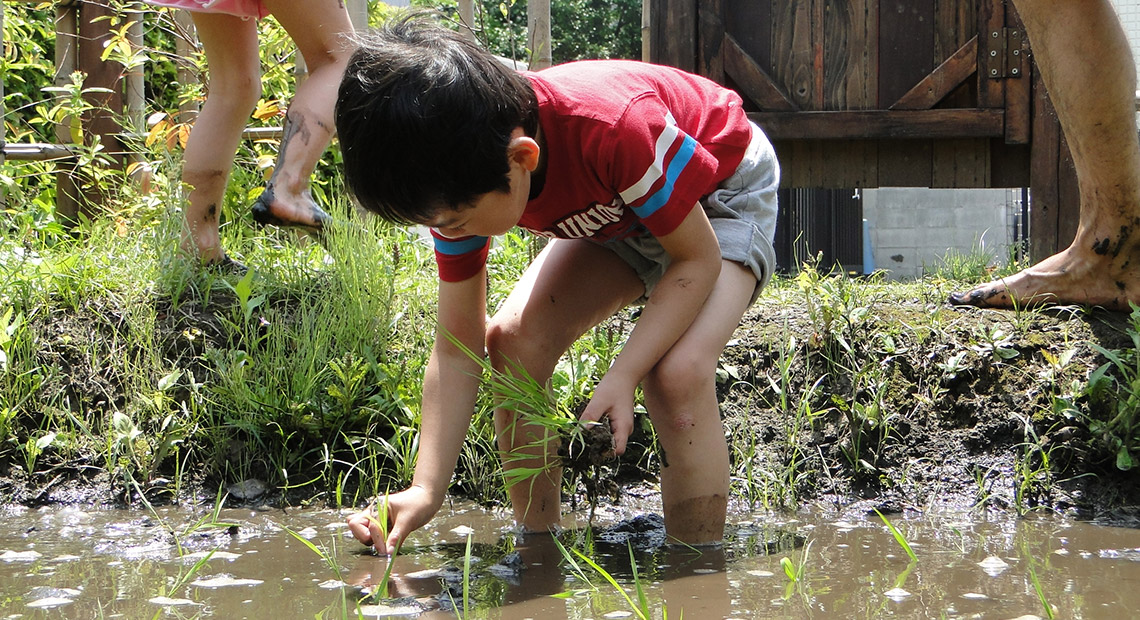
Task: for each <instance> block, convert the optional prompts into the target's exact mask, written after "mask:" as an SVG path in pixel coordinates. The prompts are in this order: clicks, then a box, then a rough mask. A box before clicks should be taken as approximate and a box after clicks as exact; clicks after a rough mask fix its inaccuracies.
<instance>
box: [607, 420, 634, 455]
mask: <svg viewBox="0 0 1140 620" xmlns="http://www.w3.org/2000/svg"><path fill="white" fill-rule="evenodd" d="M610 432H611V433H613V435H614V454H616V455H618V456H621V455H622V454H624V453H625V443H626V441H627V440H628V439H629V435H630V433H632V432H633V420H626V419H624V418H614V419H611V420H610Z"/></svg>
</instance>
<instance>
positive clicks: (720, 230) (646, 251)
mask: <svg viewBox="0 0 1140 620" xmlns="http://www.w3.org/2000/svg"><path fill="white" fill-rule="evenodd" d="M779 187H780V163H779V162H778V161H777V160H776V151H775V150H774V149H773V148H772V143H771V142H770V141H768V137H767V136H765V135H764V132H763V131H762V130H761V129H760V128H759V127H757V126H756V125H755V123H754V124H753V125H752V142H751V143H749V145H748V151H747V152H746V153H745V154H744V160H743V161H741V162H740V165H739V166H737V167H736V172H734V173H732V176H730V177H728V178H727V179H725V180H724V181H722V182H721V184H720V185H719V186H718V189H717V190H716V191H714V192H713V193H711V194H709V195H708V196H705V197H704V198H703V199H701V206H702V207H703V208H704V210H705V214H706V215H708V218H709V222H710V223H712V227H713V231H714V232H715V233H716V238H717V241H718V242H720V255H721V257H722V258H724V259H725V260H730V261H734V262H737V263H740V264H742V265H744V266H746V267H748V268H749V269H751V270H752V273H753V274H755V275H756V290H755V291H754V292H753V293H752V301H756V298H757V297H759V296H760V291H761V290H763V288H764V286H765V285H766V284H768V281H769V280H771V279H772V271H773V270H775V268H776V251H775V250H774V249H773V247H772V240H773V239H774V238H775V235H776V213H777V207H776V190H777V189H779ZM602 245H603V246H604V247H607V248H609V249H610V250H613V251H614V252H615V253H617V255H618V256H620V257H621V259H622V260H624V261H625V262H626V263H628V264H629V266H630V267H633V269H634V271H636V272H637V275H638V277H640V278H641V281H642V282H644V283H645V294H644V295H643V296H642V298H641V299H640V300H639V301H641V302H642V303H644V302H645V300H646V299H648V298H649V294H650V293H652V292H653V288H654V287H655V286H657V283H658V282H659V281H660V280H661V277H662V276H663V275H665V268H666V267H668V266H669V260H670V259H669V254H668V253H667V252H665V249H664V248H662V247H661V243H660V242H659V241H658V240H657V238H656V237H654V236H653V235H651V234H649V233H648V232H646V233H642V234H641V235H640V236H636V237H629V238H627V239H618V240H614V241H607V242H605V243H603V244H602Z"/></svg>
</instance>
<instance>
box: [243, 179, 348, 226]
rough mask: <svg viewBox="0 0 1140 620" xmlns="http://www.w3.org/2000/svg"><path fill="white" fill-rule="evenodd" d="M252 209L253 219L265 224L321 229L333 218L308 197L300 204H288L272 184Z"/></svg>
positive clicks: (258, 198)
mask: <svg viewBox="0 0 1140 620" xmlns="http://www.w3.org/2000/svg"><path fill="white" fill-rule="evenodd" d="M250 210H251V211H252V212H253V219H254V220H255V221H256V222H257V223H259V224H263V225H268V224H272V225H273V226H300V227H303V228H312V229H316V230H320V229H321V228H323V227H324V225H325V223H326V222H328V221H330V220H331V219H332V217H331V216H329V214H328V213H325V212H324V211H323V210H322V209H321V208H320V207H318V206H317V204H316V203H315V202H313V201H312V200H311V199H308V198H307V197H306V198H303V199H302V200H300V202H299V204H298V203H294V204H286V203H285V201H283V200H278V199H277V195H276V192H275V191H274V189H273V185H272V184H270V185H268V186H267V187H266V188H265V191H264V192H262V193H261V195H260V196H258V197H257V200H255V201H254V203H253V206H252V207H251V208H250Z"/></svg>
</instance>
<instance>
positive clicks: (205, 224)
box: [181, 13, 261, 264]
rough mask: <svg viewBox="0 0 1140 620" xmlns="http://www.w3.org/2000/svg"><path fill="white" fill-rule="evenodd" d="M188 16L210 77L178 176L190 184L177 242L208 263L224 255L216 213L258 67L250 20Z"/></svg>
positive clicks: (255, 92) (253, 99)
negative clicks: (199, 42) (180, 240)
mask: <svg viewBox="0 0 1140 620" xmlns="http://www.w3.org/2000/svg"><path fill="white" fill-rule="evenodd" d="M192 16H193V18H194V25H195V28H196V29H197V31H198V39H199V40H200V41H201V42H202V47H203V48H204V49H205V52H206V58H207V61H208V63H209V67H210V71H209V76H210V77H209V84H208V86H207V88H208V91H207V92H208V96H207V97H206V102H205V104H203V106H202V111H201V113H200V114H199V115H198V119H197V120H196V121H195V122H194V127H193V129H192V130H191V131H190V138H189V139H188V140H187V143H186V153H185V155H184V160H183V168H182V180H183V182H184V183H185V184H187V185H188V186H190V188H191V189H190V196H189V199H188V204H187V206H186V226H185V228H184V229H183V232H182V244H181V245H182V249H183V250H184V251H186V252H188V253H191V252H192V253H194V254H196V255H197V257H198V258H199V259H200V260H201V261H202V262H203V263H207V264H209V263H217V262H221V261H224V260H225V251H224V250H223V249H222V247H221V243H220V240H219V238H218V215H219V210H220V209H221V206H222V198H223V197H224V196H225V193H226V183H227V182H228V181H229V177H230V169H231V168H232V166H233V161H234V155H235V153H236V152H237V147H238V142H239V141H240V140H241V133H242V130H243V129H244V128H245V125H246V121H247V120H248V119H249V115H250V112H252V111H253V108H254V106H256V105H257V100H258V99H259V98H260V97H261V67H260V64H259V62H260V61H259V60H258V51H257V50H258V46H257V29H256V24H255V22H253V21H252V20H243V19H242V18H240V17H234V16H232V15H222V14H218V13H192Z"/></svg>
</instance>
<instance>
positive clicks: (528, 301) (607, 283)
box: [487, 239, 645, 531]
mask: <svg viewBox="0 0 1140 620" xmlns="http://www.w3.org/2000/svg"><path fill="white" fill-rule="evenodd" d="M644 290H645V287H644V285H643V284H642V282H641V280H640V279H639V278H638V277H637V274H636V273H634V271H633V269H631V268H630V267H629V266H628V265H627V264H626V263H625V262H624V261H622V260H621V259H620V258H618V256H617V255H616V254H614V253H613V252H611V251H609V250H607V249H605V248H603V247H600V246H598V245H595V244H592V243H590V242H587V241H571V240H562V239H556V240H553V241H551V242H550V243H548V244H547V246H546V248H545V249H544V250H543V251H542V252H541V253H540V254H539V256H538V258H536V259H535V261H534V263H533V264H532V265H531V266H530V267H529V268H528V269H527V271H526V273H525V274H524V275H523V277H522V279H520V280H519V282H518V284H517V285H515V288H514V290H513V291H512V292H511V294H510V295H509V296H508V297H507V300H506V301H505V302H504V303H503V306H502V307H501V308H500V309H499V311H498V312H496V313H495V316H494V318H492V319H491V324H490V326H489V327H488V329H487V350H488V354H489V355H490V358H491V361H492V363H493V364H494V366H495V368H496V369H497V370H499V371H505V372H511V371H512V369H515V368H522V369H523V370H525V371H526V373H527V374H528V375H530V377H532V378H533V379H535V380H536V381H538V382H539V383H540V384H545V382H546V381H547V380H548V379H549V378H550V376H551V375H552V374H553V373H554V367H555V365H556V364H557V363H558V359H559V358H560V357H562V354H563V353H565V352H566V350H567V349H568V348H570V345H571V344H573V343H574V341H575V340H577V339H578V337H579V336H581V335H582V334H583V333H585V331H586V330H587V329H589V328H591V327H593V326H594V325H597V324H598V323H599V322H601V321H603V320H604V319H606V318H607V317H609V316H611V315H612V314H613V313H615V312H617V311H618V310H619V309H621V308H623V307H625V306H626V305H628V304H629V303H631V302H633V301H634V300H636V299H637V298H638V297H639V296H641V294H642V293H643V292H644ZM632 396H633V395H632V394H631V395H630V397H631V398H632ZM495 430H496V433H497V434H498V440H499V450H500V451H501V454H502V456H503V468H504V470H507V471H508V472H509V471H510V470H513V469H517V468H522V467H536V468H546V467H548V466H549V465H550V459H551V458H553V452H552V451H553V449H554V448H556V447H557V446H556V445H553V444H552V442H551V441H549V440H550V437H549V436H548V435H547V434H546V432H545V430H544V429H543V428H542V427H541V426H539V425H534V424H526V423H525V422H524V420H523V418H522V417H521V416H519V415H517V412H515V411H510V410H507V409H499V410H497V411H495ZM519 455H526V456H527V457H528V458H522V459H520V458H519ZM561 481H562V470H561V469H560V468H556V467H555V468H549V469H548V470H547V472H546V474H545V475H540V476H536V477H534V478H532V479H530V480H528V481H525V482H520V483H518V484H515V485H513V486H511V488H510V490H509V493H510V497H511V504H512V506H513V508H514V513H515V520H516V521H517V522H518V523H519V524H520V525H522V526H523V527H524V528H526V529H528V530H531V531H544V530H549V529H551V528H552V527H554V526H555V525H557V523H558V520H559V518H560V516H561V500H562V497H561V493H560V491H561Z"/></svg>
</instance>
